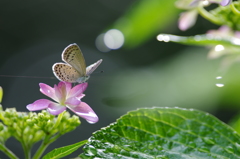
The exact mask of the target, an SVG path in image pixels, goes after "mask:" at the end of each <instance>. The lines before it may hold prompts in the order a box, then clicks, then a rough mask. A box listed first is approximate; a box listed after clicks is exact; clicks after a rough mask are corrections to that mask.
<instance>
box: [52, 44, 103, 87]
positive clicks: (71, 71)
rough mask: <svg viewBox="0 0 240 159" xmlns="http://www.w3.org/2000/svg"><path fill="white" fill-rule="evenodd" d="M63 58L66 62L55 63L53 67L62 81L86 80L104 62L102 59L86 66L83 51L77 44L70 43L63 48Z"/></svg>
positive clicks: (82, 81) (80, 81) (81, 81)
mask: <svg viewBox="0 0 240 159" xmlns="http://www.w3.org/2000/svg"><path fill="white" fill-rule="evenodd" d="M62 60H63V61H64V62H66V63H55V64H54V65H53V67H52V69H53V73H54V75H55V76H56V77H57V78H58V79H59V80H60V81H66V82H70V83H76V82H78V83H84V82H86V81H87V80H88V79H89V78H90V74H91V73H92V72H93V71H94V70H95V69H96V68H97V67H98V66H99V65H100V64H101V62H102V59H100V60H98V61H97V62H95V63H94V64H92V65H90V66H88V67H86V63H85V60H84V57H83V54H82V51H81V50H80V48H79V46H78V45H77V44H70V45H69V46H67V47H66V48H65V49H64V50H63V53H62Z"/></svg>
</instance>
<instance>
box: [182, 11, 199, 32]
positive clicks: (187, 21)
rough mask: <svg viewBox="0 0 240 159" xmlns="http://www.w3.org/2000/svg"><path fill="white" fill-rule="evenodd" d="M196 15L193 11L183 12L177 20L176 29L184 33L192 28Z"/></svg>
mask: <svg viewBox="0 0 240 159" xmlns="http://www.w3.org/2000/svg"><path fill="white" fill-rule="evenodd" d="M197 15H198V12H197V10H195V9H194V10H191V11H187V12H183V13H182V14H181V15H180V18H179V20H178V28H179V29H180V30H182V31H185V30H187V29H189V28H190V27H192V26H193V25H194V24H195V23H196V20H197Z"/></svg>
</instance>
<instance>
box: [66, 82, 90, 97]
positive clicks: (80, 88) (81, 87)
mask: <svg viewBox="0 0 240 159" xmlns="http://www.w3.org/2000/svg"><path fill="white" fill-rule="evenodd" d="M87 86H88V83H86V82H85V83H81V84H78V85H76V86H75V87H73V88H72V89H71V91H70V92H69V94H68V96H69V97H73V96H77V97H81V96H82V93H83V92H84V91H85V90H86V89H87Z"/></svg>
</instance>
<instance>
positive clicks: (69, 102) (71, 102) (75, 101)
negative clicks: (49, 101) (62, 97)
mask: <svg viewBox="0 0 240 159" xmlns="http://www.w3.org/2000/svg"><path fill="white" fill-rule="evenodd" d="M80 103H81V99H79V98H77V97H70V98H68V99H67V100H66V101H65V104H66V105H70V106H78V105H79V104H80Z"/></svg>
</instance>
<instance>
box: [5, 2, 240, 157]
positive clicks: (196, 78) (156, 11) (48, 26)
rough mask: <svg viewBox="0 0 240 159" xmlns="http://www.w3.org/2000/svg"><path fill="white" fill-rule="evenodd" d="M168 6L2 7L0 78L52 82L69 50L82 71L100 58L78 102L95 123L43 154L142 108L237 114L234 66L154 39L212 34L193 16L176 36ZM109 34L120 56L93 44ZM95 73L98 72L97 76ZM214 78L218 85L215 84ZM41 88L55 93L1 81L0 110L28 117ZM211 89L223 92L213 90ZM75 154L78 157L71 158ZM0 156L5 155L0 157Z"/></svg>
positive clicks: (238, 74)
mask: <svg viewBox="0 0 240 159" xmlns="http://www.w3.org/2000/svg"><path fill="white" fill-rule="evenodd" d="M174 3H175V0H169V1H165V0H148V1H146V0H139V1H134V0H121V1H120V0H115V1H111V0H95V1H84V0H73V1H56V0H53V1H30V0H28V1H24V2H23V1H16V0H15V1H11V2H10V1H6V0H3V1H1V2H0V35H1V36H0V55H1V57H0V75H14V76H38V77H53V73H52V69H51V67H52V65H53V64H54V63H55V62H60V61H61V52H62V50H63V49H64V48H65V47H66V46H67V45H69V44H71V43H77V44H78V45H79V46H80V47H81V50H82V51H83V54H84V56H85V60H86V63H87V65H89V64H91V63H93V62H95V61H97V60H98V59H100V58H101V59H103V63H102V64H101V66H100V67H99V68H98V69H97V71H96V73H94V74H93V75H92V76H91V79H90V80H89V87H88V89H87V90H86V92H85V94H86V97H84V98H83V101H84V102H86V103H88V104H89V105H90V106H91V107H92V108H93V109H94V111H95V112H96V113H97V114H98V116H99V118H100V121H99V122H98V123H96V124H94V125H90V124H88V123H87V122H85V121H84V120H81V121H82V125H81V126H80V127H78V128H77V129H76V130H75V131H74V132H71V133H69V134H66V135H64V136H63V137H61V138H60V139H59V140H58V141H57V142H55V143H53V144H52V145H50V146H49V147H48V149H47V151H50V150H52V149H54V148H57V147H61V146H65V145H68V144H73V143H76V142H78V141H80V140H84V139H87V138H88V137H90V136H91V133H92V132H94V131H96V130H98V129H100V128H101V127H104V126H107V125H108V124H110V123H112V122H114V121H115V120H116V119H117V118H119V117H120V116H121V115H123V114H125V113H126V112H127V111H129V110H134V109H136V108H140V107H141V108H142V107H152V106H168V107H175V106H178V107H187V108H195V109H200V110H203V111H207V112H210V113H212V114H214V115H216V116H217V117H218V118H220V119H221V120H223V121H225V122H228V121H229V120H230V119H231V118H232V117H233V115H234V114H236V113H237V112H238V107H239V105H240V99H239V96H240V82H239V81H240V80H239V79H240V69H239V68H240V65H239V64H238V63H235V64H233V65H232V66H231V67H230V69H228V70H225V71H223V70H221V69H220V68H221V67H220V64H221V61H222V58H220V59H216V60H209V59H207V53H208V51H209V50H208V49H207V48H204V47H193V46H191V47H190V46H185V45H180V44H175V43H163V42H159V41H157V40H156V36H157V35H158V34H159V33H168V34H176V35H185V36H187V35H196V34H203V33H205V32H206V31H207V30H209V29H216V28H218V26H216V25H213V24H211V23H210V22H208V21H206V20H204V19H203V18H201V17H199V18H198V21H197V24H196V25H195V26H194V27H193V28H191V29H189V30H188V31H186V32H181V31H180V30H179V29H178V27H177V19H178V17H179V14H180V12H181V11H180V10H178V9H176V8H175V6H174ZM112 28H115V29H119V30H121V31H122V32H123V34H124V35H125V44H124V46H123V47H122V48H120V49H118V50H112V51H110V52H107V53H103V52H100V51H99V50H98V49H97V48H96V46H95V39H96V37H97V36H98V35H99V34H101V33H103V32H106V31H107V30H108V29H112ZM101 70H103V71H104V73H99V72H100V71H101ZM217 76H222V79H221V80H217V79H216V77H217ZM41 82H42V83H46V84H49V85H51V86H53V85H54V84H56V83H58V80H57V79H48V78H21V77H0V85H1V86H2V87H3V89H4V97H3V101H2V105H3V107H4V108H6V107H16V108H17V110H19V111H27V109H26V105H27V104H29V103H32V102H34V101H35V100H37V99H40V98H47V97H45V96H44V95H42V94H41V93H40V92H39V86H38V84H39V83H41ZM216 83H223V84H224V85H225V86H224V87H222V88H219V87H216V85H215V84H216ZM7 146H8V147H10V149H12V150H13V152H15V153H16V154H17V155H20V158H23V152H22V149H21V146H20V144H18V143H17V142H16V141H15V140H14V139H10V140H9V141H8V142H7ZM35 150H36V147H34V149H33V151H35ZM80 153H81V150H79V151H78V152H75V153H74V154H72V155H71V156H69V157H75V156H77V155H78V154H80ZM0 157H1V158H4V155H3V154H2V153H0ZM69 157H67V158H69Z"/></svg>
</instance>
